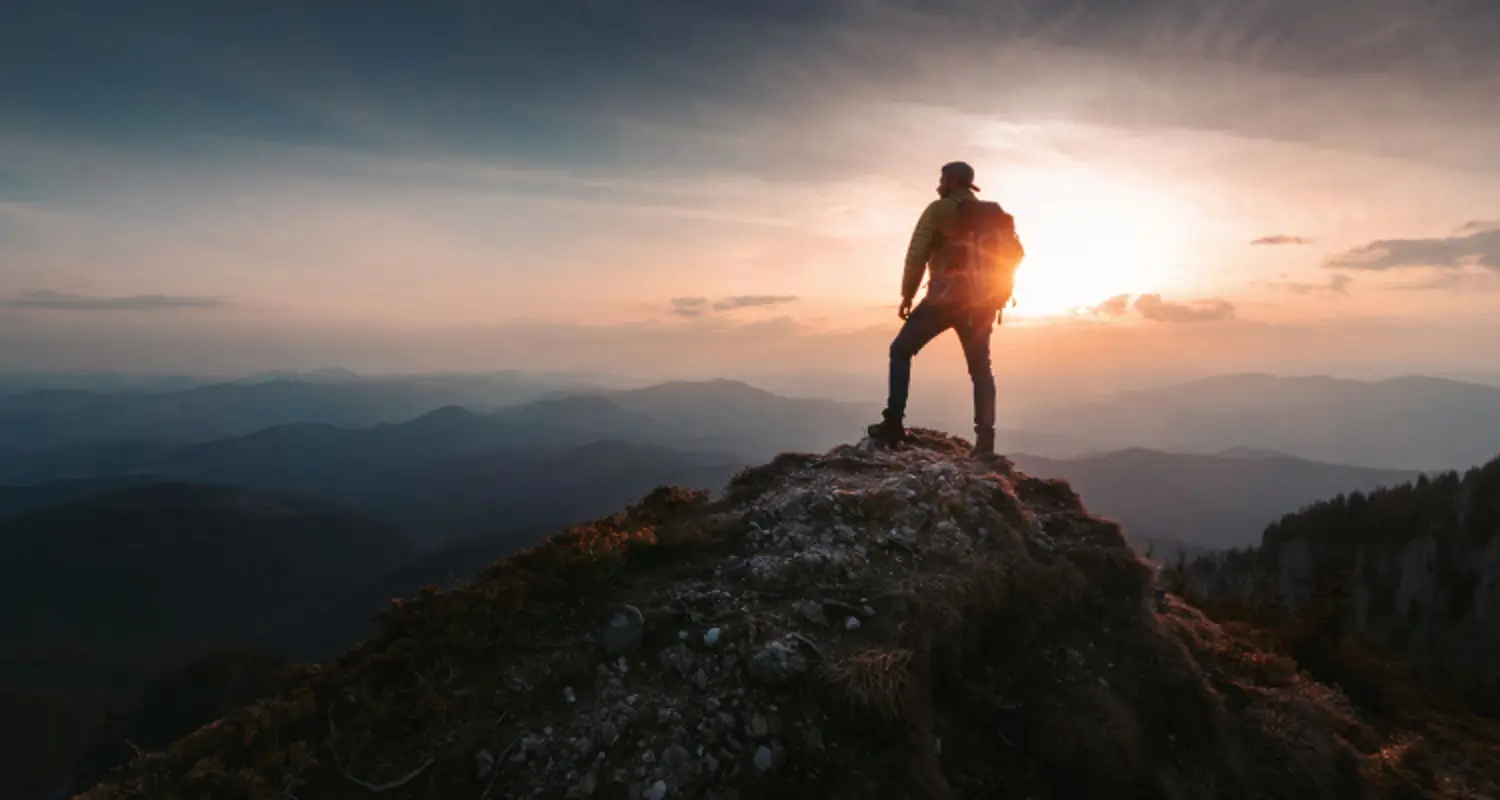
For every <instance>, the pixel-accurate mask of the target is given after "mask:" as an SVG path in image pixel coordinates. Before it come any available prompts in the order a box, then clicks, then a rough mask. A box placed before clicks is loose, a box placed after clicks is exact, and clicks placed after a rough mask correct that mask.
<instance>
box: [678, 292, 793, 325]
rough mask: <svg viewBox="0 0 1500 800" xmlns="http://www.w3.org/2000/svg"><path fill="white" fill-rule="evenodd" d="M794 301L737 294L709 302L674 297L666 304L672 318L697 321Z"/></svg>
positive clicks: (788, 296) (775, 297)
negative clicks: (706, 317) (702, 318)
mask: <svg viewBox="0 0 1500 800" xmlns="http://www.w3.org/2000/svg"><path fill="white" fill-rule="evenodd" d="M796 301H797V298H796V297H795V296H792V295H786V294H737V295H731V296H729V297H721V298H719V299H718V300H714V301H711V302H710V301H709V299H708V298H707V297H674V298H672V299H671V300H670V301H668V302H669V303H670V304H671V314H672V315H673V316H678V317H687V318H688V319H697V318H699V317H703V316H707V315H708V314H709V313H715V314H717V313H721V312H726V311H737V310H739V309H742V308H772V307H774V306H782V305H786V304H787V303H795V302H796Z"/></svg>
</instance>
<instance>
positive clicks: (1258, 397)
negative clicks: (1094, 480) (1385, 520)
mask: <svg viewBox="0 0 1500 800" xmlns="http://www.w3.org/2000/svg"><path fill="white" fill-rule="evenodd" d="M1028 423H1029V424H1030V425H1031V426H1033V427H1035V428H1037V429H1039V430H1056V431H1059V432H1065V433H1067V434H1069V435H1071V436H1075V437H1078V438H1081V439H1085V440H1088V441H1090V442H1093V443H1094V444H1095V446H1097V447H1100V448H1102V449H1111V450H1112V449H1120V448H1125V447H1147V448H1152V449H1158V450H1170V451H1181V452H1192V453H1217V452H1222V451H1225V450H1228V449H1230V448H1237V447H1251V448H1257V449H1266V450H1273V451H1277V452H1281V453H1286V454H1288V455H1292V456H1296V457H1298V458H1304V459H1308V460H1312V461H1322V462H1329V463H1338V464H1352V465H1360V466H1369V467H1378V468H1385V469H1423V470H1443V469H1455V468H1456V469H1465V468H1468V467H1469V466H1472V465H1476V464H1481V463H1484V462H1485V461H1486V460H1488V459H1489V457H1490V456H1491V455H1492V454H1493V452H1494V451H1495V450H1496V449H1497V448H1500V387H1495V386H1487V385H1481V384H1473V383H1465V382H1462V381H1455V380H1449V379H1444V378H1430V377H1423V376H1409V377H1403V378H1392V379H1389V380H1382V381H1358V380H1350V379H1340V378H1331V377H1319V376H1314V377H1277V376H1271V375H1262V374H1246V375H1228V376H1219V377H1213V378H1205V379H1201V380H1196V381H1191V382H1188V383H1181V384H1174V385H1170V386H1164V387H1158V388H1155V389H1147V390H1140V391H1131V392H1120V393H1117V394H1113V395H1109V396H1106V397H1103V398H1100V399H1097V400H1092V401H1089V402H1085V403H1080V404H1077V405H1073V406H1067V407H1061V408H1055V409H1049V410H1047V411H1046V412H1042V413H1035V414H1032V415H1031V417H1030V418H1029V420H1028Z"/></svg>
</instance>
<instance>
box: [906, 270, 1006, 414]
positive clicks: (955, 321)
mask: <svg viewBox="0 0 1500 800" xmlns="http://www.w3.org/2000/svg"><path fill="white" fill-rule="evenodd" d="M994 324H995V310H994V309H991V308H981V309H978V310H976V309H974V308H972V307H969V306H965V305H961V304H952V303H943V302H934V301H933V300H931V299H924V300H923V301H922V302H921V303H918V304H917V307H916V308H915V309H913V310H912V312H911V315H910V316H908V317H907V318H906V324H905V325H903V326H901V332H900V333H898V334H896V339H895V341H892V342H891V385H890V396H889V398H887V400H886V406H885V417H886V419H889V420H895V421H900V420H902V419H903V418H905V416H906V396H907V394H908V392H909V391H910V389H911V360H912V357H913V356H915V355H916V354H917V353H918V352H919V351H921V349H922V348H923V347H925V346H926V345H927V343H928V342H930V341H932V340H933V339H936V338H937V337H938V335H939V334H941V333H942V332H943V331H946V330H948V329H949V328H952V329H953V330H954V331H956V332H957V333H958V341H959V342H960V343H961V344H962V345H963V348H964V361H966V362H968V366H969V378H970V379H971V380H972V381H973V382H974V428H975V430H992V429H993V428H994V427H995V375H994V372H992V371H991V369H990V329H991V327H992V326H993V325H994Z"/></svg>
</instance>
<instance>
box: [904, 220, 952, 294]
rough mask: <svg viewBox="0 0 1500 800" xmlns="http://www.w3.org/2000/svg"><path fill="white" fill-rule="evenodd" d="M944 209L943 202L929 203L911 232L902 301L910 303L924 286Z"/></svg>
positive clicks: (907, 248) (907, 247)
mask: <svg viewBox="0 0 1500 800" xmlns="http://www.w3.org/2000/svg"><path fill="white" fill-rule="evenodd" d="M942 208H943V201H942V200H934V201H932V202H931V203H929V204H928V205H927V208H926V209H925V210H924V211H923V212H922V216H921V217H920V218H918V219H917V226H916V228H915V229H914V230H912V232H911V242H910V243H909V244H908V245H907V246H906V267H905V269H904V270H902V273H901V299H902V300H906V301H910V300H911V299H912V298H914V297H916V296H917V289H918V288H919V287H921V285H922V276H923V275H924V274H925V273H926V272H927V259H928V258H930V257H931V256H932V245H933V243H934V242H935V241H936V240H937V227H938V220H939V218H940V217H941V214H942Z"/></svg>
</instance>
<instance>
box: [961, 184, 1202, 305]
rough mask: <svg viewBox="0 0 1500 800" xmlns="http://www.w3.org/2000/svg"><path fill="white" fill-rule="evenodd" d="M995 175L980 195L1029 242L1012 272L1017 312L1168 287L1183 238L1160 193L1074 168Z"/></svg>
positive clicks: (1166, 200)
mask: <svg viewBox="0 0 1500 800" xmlns="http://www.w3.org/2000/svg"><path fill="white" fill-rule="evenodd" d="M976 166H977V165H976ZM981 174H983V172H981ZM992 174H993V173H992ZM997 177H999V178H1000V180H999V181H996V180H995V179H993V178H992V179H991V183H992V184H994V187H993V188H994V191H991V190H989V189H990V187H986V190H987V191H985V192H984V193H983V196H984V197H986V198H993V199H996V200H998V201H999V202H1000V203H1001V204H1002V205H1004V206H1005V207H1006V209H1007V210H1009V211H1010V212H1011V213H1013V214H1015V215H1016V227H1017V230H1018V232H1019V233H1020V235H1021V240H1022V242H1024V244H1025V246H1026V260H1025V262H1024V263H1023V264H1022V265H1021V269H1020V272H1019V273H1017V275H1016V302H1017V306H1016V309H1015V313H1016V315H1017V316H1022V317H1041V316H1054V315H1059V314H1067V313H1070V312H1073V311H1076V310H1078V309H1080V308H1087V307H1089V306H1093V305H1097V304H1098V303H1100V302H1101V301H1103V300H1105V299H1107V298H1109V297H1113V296H1115V295H1119V294H1139V293H1143V292H1158V291H1164V290H1165V291H1170V289H1171V286H1170V285H1166V284H1169V283H1170V282H1171V279H1172V277H1173V276H1172V272H1173V262H1174V260H1175V258H1176V257H1177V255H1178V250H1179V248H1178V247H1177V243H1178V242H1179V241H1180V238H1179V237H1178V236H1177V235H1176V234H1175V231H1174V222H1173V219H1174V217H1175V216H1176V215H1175V214H1173V213H1172V210H1171V208H1170V205H1171V203H1170V200H1169V198H1167V197H1165V196H1164V195H1163V193H1161V192H1158V191H1154V190H1152V189H1150V188H1149V187H1143V186H1135V185H1131V184H1130V183H1129V182H1127V181H1123V180H1118V179H1114V180H1112V179H1109V178H1105V177H1096V176H1093V175H1088V174H1081V173H1079V172H1074V171H1071V170H1035V171H1021V170H1016V171H1011V172H1004V173H999V174H998V175H997ZM981 183H982V182H981Z"/></svg>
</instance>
